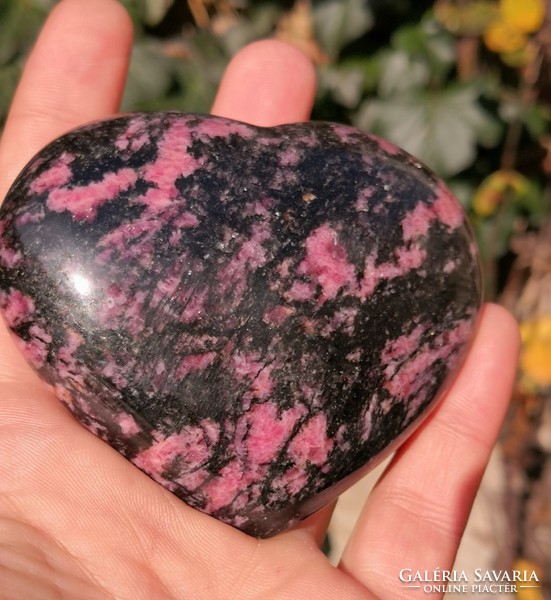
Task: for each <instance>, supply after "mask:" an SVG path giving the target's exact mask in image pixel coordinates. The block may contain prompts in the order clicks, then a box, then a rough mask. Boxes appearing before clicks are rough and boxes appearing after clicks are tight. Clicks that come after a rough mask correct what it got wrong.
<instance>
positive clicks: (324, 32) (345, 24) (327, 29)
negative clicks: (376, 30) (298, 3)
mask: <svg viewBox="0 0 551 600" xmlns="http://www.w3.org/2000/svg"><path fill="white" fill-rule="evenodd" d="M313 17H314V27H315V31H316V37H317V39H318V40H319V42H320V44H321V45H322V47H323V49H324V50H325V52H326V53H327V54H328V55H329V56H331V57H333V58H336V57H337V56H338V55H339V54H340V52H341V50H342V49H343V48H344V46H346V44H348V43H350V42H352V41H354V40H356V39H358V38H359V37H361V36H362V35H363V34H364V33H366V32H367V31H369V29H370V28H371V27H372V25H373V16H372V14H371V10H370V8H369V6H368V3H367V2H366V0H322V1H320V2H316V3H314V14H313Z"/></svg>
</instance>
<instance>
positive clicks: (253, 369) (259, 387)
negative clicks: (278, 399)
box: [231, 352, 273, 400]
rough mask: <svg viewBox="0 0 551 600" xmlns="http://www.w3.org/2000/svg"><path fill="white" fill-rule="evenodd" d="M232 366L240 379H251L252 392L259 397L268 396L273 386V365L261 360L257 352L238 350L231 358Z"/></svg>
mask: <svg viewBox="0 0 551 600" xmlns="http://www.w3.org/2000/svg"><path fill="white" fill-rule="evenodd" d="M231 367H232V369H233V371H234V373H235V375H236V376H237V378H238V379H249V380H251V388H250V389H251V392H252V393H253V396H254V397H255V398H258V399H261V400H262V399H264V398H267V397H268V396H269V395H270V393H271V391H272V388H273V381H272V377H271V374H272V369H273V366H272V365H269V364H268V365H267V364H266V363H265V361H263V360H260V357H259V355H258V354H257V353H250V354H243V353H238V352H236V353H235V354H234V355H233V356H232V358H231Z"/></svg>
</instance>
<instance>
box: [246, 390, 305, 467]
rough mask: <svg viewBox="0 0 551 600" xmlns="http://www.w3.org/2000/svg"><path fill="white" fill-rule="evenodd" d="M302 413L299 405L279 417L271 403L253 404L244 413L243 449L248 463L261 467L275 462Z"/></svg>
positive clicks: (301, 407) (277, 410)
mask: <svg viewBox="0 0 551 600" xmlns="http://www.w3.org/2000/svg"><path fill="white" fill-rule="evenodd" d="M304 412H305V410H304V407H303V406H302V405H301V406H300V407H293V408H290V409H288V410H285V411H283V413H281V415H279V409H278V407H277V405H276V404H274V403H273V402H264V403H262V404H254V405H253V406H252V407H251V408H250V410H249V411H248V412H247V413H246V420H247V424H248V427H249V430H248V434H247V437H246V439H245V447H246V453H247V459H248V461H249V463H251V464H255V465H263V464H267V463H269V462H270V461H272V460H275V458H276V457H277V455H278V453H279V452H280V450H281V448H282V447H283V443H284V442H285V441H286V440H287V439H288V438H289V436H290V435H291V432H292V431H293V428H294V427H295V425H296V423H297V421H298V419H299V418H300V417H301V416H303V414H304Z"/></svg>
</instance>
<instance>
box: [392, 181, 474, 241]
mask: <svg viewBox="0 0 551 600" xmlns="http://www.w3.org/2000/svg"><path fill="white" fill-rule="evenodd" d="M437 220H439V221H440V222H441V223H443V224H444V225H446V227H449V228H450V229H457V228H458V227H460V226H461V225H462V224H463V221H464V213H463V209H462V208H461V206H460V205H459V203H458V202H457V200H456V199H455V198H454V197H453V195H452V194H451V193H450V192H449V191H448V190H447V189H446V188H445V187H444V185H443V184H441V183H440V184H439V185H438V189H437V196H436V199H435V200H434V202H433V203H432V204H431V205H427V204H424V203H423V202H419V203H418V204H417V205H416V206H415V208H414V209H413V210H412V211H411V212H409V213H408V214H406V216H405V217H404V218H403V219H402V233H403V239H404V242H408V241H410V240H414V239H416V238H418V237H422V236H424V235H426V234H427V232H428V230H429V227H430V226H431V225H432V223H433V222H434V221H437Z"/></svg>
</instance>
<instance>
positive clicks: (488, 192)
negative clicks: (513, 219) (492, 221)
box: [472, 169, 528, 217]
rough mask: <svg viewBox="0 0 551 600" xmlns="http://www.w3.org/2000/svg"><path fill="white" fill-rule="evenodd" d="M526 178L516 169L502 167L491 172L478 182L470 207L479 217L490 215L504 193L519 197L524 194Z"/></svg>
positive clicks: (526, 184) (502, 198) (526, 183)
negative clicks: (509, 169) (510, 169)
mask: <svg viewBox="0 0 551 600" xmlns="http://www.w3.org/2000/svg"><path fill="white" fill-rule="evenodd" d="M527 189H528V180H527V179H526V177H524V176H523V175H521V174H520V173H517V172H516V171H508V170H506V169H502V170H500V171H496V172H495V173H492V174H491V175H489V176H488V177H486V179H485V180H484V181H483V182H482V183H481V184H480V186H479V187H478V189H477V190H476V192H475V193H474V196H473V202H472V208H473V211H474V213H475V214H476V215H478V216H479V217H491V216H492V215H493V214H494V213H495V212H496V210H497V208H498V206H499V205H500V204H501V203H502V201H503V200H504V198H505V195H506V194H512V196H513V198H520V197H522V196H523V195H524V194H526V192H527Z"/></svg>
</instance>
